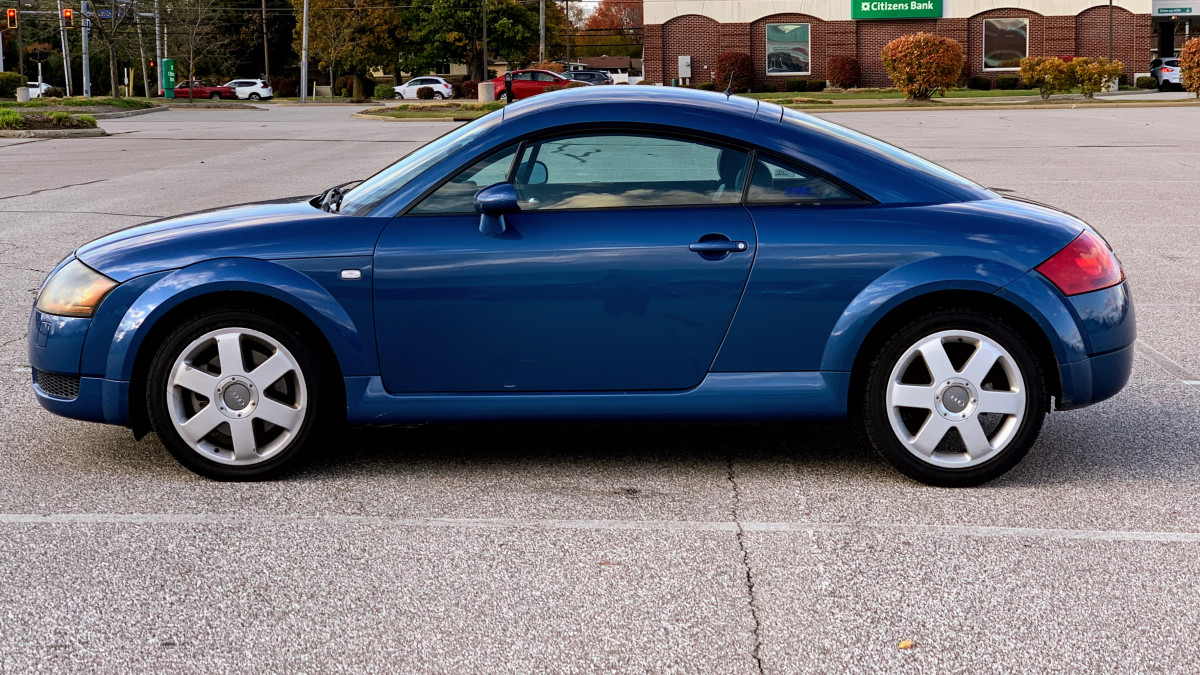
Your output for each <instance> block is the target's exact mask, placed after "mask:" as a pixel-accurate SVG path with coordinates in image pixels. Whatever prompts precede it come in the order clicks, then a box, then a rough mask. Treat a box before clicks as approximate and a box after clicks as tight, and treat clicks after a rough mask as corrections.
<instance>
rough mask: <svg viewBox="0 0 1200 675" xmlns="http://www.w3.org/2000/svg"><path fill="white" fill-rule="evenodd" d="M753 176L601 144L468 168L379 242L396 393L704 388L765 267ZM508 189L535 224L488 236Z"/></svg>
mask: <svg viewBox="0 0 1200 675" xmlns="http://www.w3.org/2000/svg"><path fill="white" fill-rule="evenodd" d="M747 163H748V156H747V154H746V153H745V152H743V151H741V150H740V149H736V148H723V147H719V146H716V145H712V144H709V143H707V142H701V141H697V140H692V139H684V138H673V137H663V136H655V135H650V134H631V133H628V132H622V133H612V134H596V133H594V132H593V133H586V134H582V135H576V136H564V137H556V138H548V139H545V140H538V141H533V142H529V143H524V144H521V145H519V146H517V145H514V146H509V147H507V148H503V149H501V150H499V151H497V152H494V153H492V154H491V155H490V156H487V157H484V158H483V159H481V160H478V161H477V162H475V163H474V164H473V165H471V166H469V167H467V168H465V169H464V170H462V171H461V172H459V173H458V175H456V176H454V177H453V178H452V179H451V180H449V181H448V182H446V183H444V184H443V185H442V186H441V187H440V188H439V189H437V190H436V191H435V192H434V193H432V194H431V195H429V196H428V197H426V198H425V199H424V200H423V201H422V202H421V203H419V204H417V205H416V206H415V207H413V208H412V209H410V210H409V211H408V212H407V213H406V214H405V215H403V216H401V217H399V218H396V219H395V220H393V221H392V223H391V224H390V225H389V226H388V227H387V229H386V230H385V231H384V233H383V235H382V236H381V237H380V240H379V243H378V246H377V248H376V256H375V277H374V279H375V286H374V293H375V311H376V330H377V337H378V339H379V359H380V368H381V371H382V375H383V381H384V385H385V387H386V388H387V390H388V391H391V392H397V393H400V392H409V393H411V392H506V391H513V392H538V391H633V390H679V389H688V388H691V387H695V386H696V385H698V384H699V383H700V382H701V381H702V380H703V379H704V376H705V375H706V374H707V372H708V369H709V366H710V365H711V364H712V362H713V360H714V358H715V356H716V354H717V350H718V349H719V348H720V346H721V342H722V340H723V338H724V335H725V333H726V330H727V329H728V327H729V324H730V322H731V320H732V318H733V313H734V310H735V309H736V308H737V305H738V301H739V299H740V298H741V294H742V291H743V289H744V287H745V284H746V279H747V277H748V276H749V273H750V267H751V263H752V261H753V258H754V250H755V234H754V227H753V224H752V223H751V220H750V217H749V215H748V214H747V212H746V210H745V209H744V208H743V207H742V206H741V204H740V203H739V202H740V198H741V192H742V185H743V183H742V181H744V179H745V176H746V165H747ZM505 181H510V182H513V184H514V187H515V188H516V190H517V193H518V195H519V204H520V212H519V213H511V214H509V215H507V216H505V220H506V229H505V231H504V232H503V233H502V234H499V235H497V236H487V235H485V234H482V233H481V232H480V216H479V215H478V214H477V213H475V208H474V199H473V197H474V194H475V193H476V191H477V190H478V189H480V188H483V187H486V186H489V185H492V184H495V183H500V182H505ZM714 247H715V248H716V249H719V250H713V249H714Z"/></svg>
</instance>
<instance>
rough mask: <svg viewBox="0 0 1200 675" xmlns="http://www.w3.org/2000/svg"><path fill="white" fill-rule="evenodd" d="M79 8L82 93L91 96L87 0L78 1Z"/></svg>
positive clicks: (90, 22) (90, 21) (90, 23)
mask: <svg viewBox="0 0 1200 675" xmlns="http://www.w3.org/2000/svg"><path fill="white" fill-rule="evenodd" d="M79 9H80V13H82V14H83V33H82V34H81V35H80V37H79V39H80V41H81V44H80V48H81V49H80V51H82V52H83V95H84V96H85V97H88V98H91V96H92V73H91V70H92V63H91V49H90V46H91V45H90V43H89V42H88V37H89V35H88V33H91V32H92V31H91V28H92V20H91V19H89V18H88V11H89V10H90V9H91V8H90V7H89V6H88V1H87V0H83V2H82V3H80V5H79ZM139 30H140V29H139ZM138 37H139V38H140V37H141V36H140V35H139V36H138ZM138 42H139V43H140V42H141V40H140V39H139V40H138Z"/></svg>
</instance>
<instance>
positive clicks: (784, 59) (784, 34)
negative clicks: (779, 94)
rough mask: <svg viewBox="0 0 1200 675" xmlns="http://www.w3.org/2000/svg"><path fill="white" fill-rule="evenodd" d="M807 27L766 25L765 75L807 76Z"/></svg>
mask: <svg viewBox="0 0 1200 675" xmlns="http://www.w3.org/2000/svg"><path fill="white" fill-rule="evenodd" d="M808 27H809V25H808V24H806V23H769V24H767V74H768V75H808V74H809V71H810V70H811V66H810V63H811V62H810V60H809V48H810V40H809V34H808Z"/></svg>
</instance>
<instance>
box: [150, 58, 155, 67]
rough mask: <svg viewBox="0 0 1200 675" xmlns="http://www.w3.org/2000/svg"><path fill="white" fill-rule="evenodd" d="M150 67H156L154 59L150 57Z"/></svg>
mask: <svg viewBox="0 0 1200 675" xmlns="http://www.w3.org/2000/svg"><path fill="white" fill-rule="evenodd" d="M150 67H151V68H153V67H154V59H150Z"/></svg>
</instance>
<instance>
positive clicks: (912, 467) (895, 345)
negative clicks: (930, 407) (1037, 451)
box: [860, 309, 1049, 487]
mask: <svg viewBox="0 0 1200 675" xmlns="http://www.w3.org/2000/svg"><path fill="white" fill-rule="evenodd" d="M947 330H965V331H971V332H974V333H978V334H981V335H983V336H985V337H987V338H989V339H990V340H992V341H994V342H996V343H997V344H998V345H1000V346H1001V347H1003V348H1004V349H1005V350H1006V351H1008V353H1009V354H1010V355H1011V356H1012V358H1013V360H1014V361H1016V364H1017V367H1018V368H1019V369H1020V371H1021V374H1022V376H1023V379H1024V382H1023V391H1024V392H1025V393H1026V399H1025V410H1024V412H1023V417H1022V419H1021V422H1020V425H1019V426H1018V427H1017V429H1016V431H1015V433H1014V434H1013V436H1012V439H1011V441H1009V443H1008V445H1007V446H1005V447H1004V448H1003V449H1002V450H1000V451H999V452H998V453H997V454H996V455H995V456H993V457H991V458H990V459H988V460H987V461H985V462H984V463H982V464H977V465H974V466H971V467H969V468H946V467H941V466H937V465H934V464H932V463H929V462H927V461H925V460H923V459H921V458H919V457H917V456H916V455H915V454H914V453H913V452H911V451H910V450H909V449H908V447H907V446H905V445H904V443H902V442H901V440H900V439H899V438H897V436H896V432H895V431H894V430H893V428H892V426H891V423H890V422H889V415H888V409H887V390H888V387H889V379H890V378H891V374H892V370H893V369H894V368H895V367H896V365H897V362H898V361H899V360H900V359H901V358H902V357H903V356H904V354H905V352H907V351H908V350H909V348H911V347H913V346H914V345H916V344H918V343H919V342H921V341H922V340H923V339H925V338H926V337H928V336H932V335H934V334H935V333H938V332H941V331H947ZM865 384H866V386H865V388H864V391H863V392H862V399H861V405H860V413H861V416H862V420H863V423H864V427H865V430H866V433H867V437H868V438H869V439H870V440H871V444H872V445H873V446H874V447H875V449H876V450H877V451H878V452H879V454H880V455H882V456H883V458H884V459H886V460H887V461H888V462H889V463H890V464H891V465H892V466H894V467H896V469H898V470H899V471H900V472H901V473H903V474H904V475H906V476H908V477H909V478H912V479H914V480H917V481H920V482H922V483H926V484H928V485H935V486H940V487H970V486H973V485H979V484H981V483H986V482H988V481H990V480H993V479H995V478H998V477H999V476H1001V475H1003V474H1004V473H1006V472H1007V471H1009V470H1010V469H1012V468H1013V467H1014V466H1016V464H1017V463H1018V462H1020V461H1021V458H1023V457H1024V456H1025V454H1026V453H1028V452H1029V450H1030V448H1032V447H1033V444H1034V442H1035V441H1036V440H1037V437H1038V433H1039V432H1040V431H1041V428H1042V422H1043V421H1044V419H1045V415H1046V410H1047V409H1048V408H1049V398H1048V394H1047V390H1046V384H1045V374H1044V370H1043V367H1042V365H1041V363H1039V361H1038V359H1037V357H1036V355H1035V352H1034V350H1033V349H1032V348H1031V347H1030V345H1029V343H1028V341H1026V340H1025V338H1023V337H1022V336H1021V334H1020V332H1019V331H1017V330H1016V329H1014V328H1013V327H1012V325H1011V324H1009V323H1008V322H1007V321H1005V320H1004V319H1003V318H1002V317H999V316H996V315H993V314H988V313H983V312H978V311H975V310H970V309H946V310H942V311H937V312H931V313H929V314H926V315H924V316H920V317H918V318H916V319H913V320H912V321H910V322H908V323H907V324H905V325H904V326H903V327H901V328H900V329H899V330H896V331H895V332H894V333H893V335H892V336H891V337H890V338H889V339H888V340H887V341H886V342H885V343H884V344H883V346H882V347H881V348H880V349H879V350H878V352H877V353H876V354H875V356H874V358H873V359H872V361H871V362H870V365H869V367H868V370H867V374H866V378H865ZM934 384H935V385H936V384H937V383H936V382H935V383H934ZM932 414H934V413H932V412H930V415H932Z"/></svg>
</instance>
